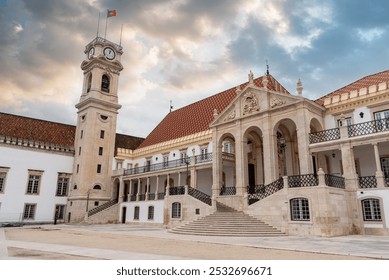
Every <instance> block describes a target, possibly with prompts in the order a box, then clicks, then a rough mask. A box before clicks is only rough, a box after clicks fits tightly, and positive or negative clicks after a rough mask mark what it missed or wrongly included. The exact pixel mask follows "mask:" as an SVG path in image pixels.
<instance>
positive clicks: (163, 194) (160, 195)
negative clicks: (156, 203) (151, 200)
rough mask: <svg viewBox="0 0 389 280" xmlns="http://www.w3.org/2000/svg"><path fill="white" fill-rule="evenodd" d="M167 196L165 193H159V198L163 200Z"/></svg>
mask: <svg viewBox="0 0 389 280" xmlns="http://www.w3.org/2000/svg"><path fill="white" fill-rule="evenodd" d="M164 198H165V193H163V192H162V193H158V200H162V199H164Z"/></svg>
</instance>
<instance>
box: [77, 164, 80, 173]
mask: <svg viewBox="0 0 389 280" xmlns="http://www.w3.org/2000/svg"><path fill="white" fill-rule="evenodd" d="M79 171H80V165H79V164H77V173H78V172H79Z"/></svg>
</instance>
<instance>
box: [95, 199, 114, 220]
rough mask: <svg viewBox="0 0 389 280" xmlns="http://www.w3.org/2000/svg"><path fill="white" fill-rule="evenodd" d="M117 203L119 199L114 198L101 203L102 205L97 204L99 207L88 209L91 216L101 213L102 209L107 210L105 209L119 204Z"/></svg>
mask: <svg viewBox="0 0 389 280" xmlns="http://www.w3.org/2000/svg"><path fill="white" fill-rule="evenodd" d="M117 203H118V200H117V199H113V200H110V201H108V202H106V203H104V204H101V205H100V206H97V207H95V208H93V209H91V210H89V211H88V217H90V216H92V215H95V214H97V213H99V212H101V211H103V210H105V209H107V208H109V207H111V206H113V205H115V204H117Z"/></svg>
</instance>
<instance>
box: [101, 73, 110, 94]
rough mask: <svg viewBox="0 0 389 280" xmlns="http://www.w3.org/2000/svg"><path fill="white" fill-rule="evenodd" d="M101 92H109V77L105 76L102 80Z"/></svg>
mask: <svg viewBox="0 0 389 280" xmlns="http://www.w3.org/2000/svg"><path fill="white" fill-rule="evenodd" d="M101 90H102V91H104V92H109V77H108V75H105V74H104V75H103V77H102V78H101Z"/></svg>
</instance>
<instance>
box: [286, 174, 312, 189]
mask: <svg viewBox="0 0 389 280" xmlns="http://www.w3.org/2000/svg"><path fill="white" fill-rule="evenodd" d="M288 185H289V188H300V187H313V186H318V185H319V179H318V177H317V175H316V174H304V175H293V176H288Z"/></svg>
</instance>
